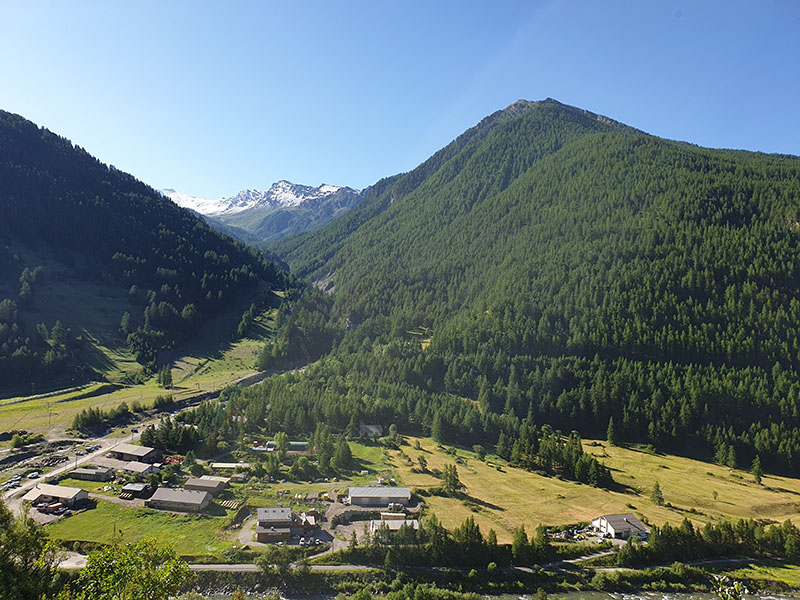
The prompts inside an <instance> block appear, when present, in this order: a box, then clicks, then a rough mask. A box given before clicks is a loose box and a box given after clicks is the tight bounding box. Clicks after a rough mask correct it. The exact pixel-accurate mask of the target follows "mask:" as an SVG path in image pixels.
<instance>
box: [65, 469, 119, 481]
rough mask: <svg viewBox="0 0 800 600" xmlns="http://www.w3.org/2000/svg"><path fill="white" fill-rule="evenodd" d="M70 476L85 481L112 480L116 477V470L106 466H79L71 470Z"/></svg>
mask: <svg viewBox="0 0 800 600" xmlns="http://www.w3.org/2000/svg"><path fill="white" fill-rule="evenodd" d="M69 476H70V477H72V478H73V479H83V480H85V481H111V480H112V479H114V471H112V470H111V469H107V468H105V467H91V468H89V467H79V468H77V469H73V470H72V471H70V473H69Z"/></svg>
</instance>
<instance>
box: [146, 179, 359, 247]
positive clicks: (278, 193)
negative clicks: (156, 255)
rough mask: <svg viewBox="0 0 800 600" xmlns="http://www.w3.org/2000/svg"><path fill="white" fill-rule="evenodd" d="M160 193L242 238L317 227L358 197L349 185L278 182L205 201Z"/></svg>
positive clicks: (268, 237) (272, 236)
mask: <svg viewBox="0 0 800 600" xmlns="http://www.w3.org/2000/svg"><path fill="white" fill-rule="evenodd" d="M161 192H162V193H163V194H164V195H165V196H167V197H168V198H170V199H171V200H172V201H173V202H175V203H176V204H177V205H179V206H182V207H184V208H188V209H190V210H193V211H195V212H197V213H200V214H202V215H203V216H205V217H208V218H207V221H208V223H209V224H210V225H211V226H212V227H215V228H217V229H219V230H220V231H223V232H225V233H228V234H230V235H232V236H234V237H237V238H238V239H241V240H242V241H247V242H255V241H261V240H273V239H280V238H282V237H285V236H287V235H292V234H295V233H301V232H305V231H310V230H313V229H317V228H319V227H321V226H322V225H325V224H326V223H328V222H330V221H331V220H333V219H335V218H336V217H337V216H339V215H341V214H344V213H345V212H347V211H348V210H350V209H351V208H352V207H353V206H355V205H356V204H357V203H358V201H359V200H360V199H361V192H360V191H359V190H354V189H352V188H349V187H341V186H334V185H327V184H322V185H320V186H318V187H311V186H307V185H299V184H295V183H291V182H289V181H285V180H281V181H278V182H276V183H274V184H272V186H270V188H269V189H268V190H266V191H264V190H243V191H241V192H239V193H238V194H237V195H236V196H232V197H230V198H219V199H217V200H207V199H204V198H197V197H194V196H189V195H187V194H183V193H181V192H177V191H175V190H173V189H164V190H161Z"/></svg>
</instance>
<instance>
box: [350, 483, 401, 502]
mask: <svg viewBox="0 0 800 600" xmlns="http://www.w3.org/2000/svg"><path fill="white" fill-rule="evenodd" d="M350 496H351V497H352V496H357V497H359V498H405V499H406V500H410V499H411V490H410V489H408V488H407V487H386V486H382V487H351V488H350Z"/></svg>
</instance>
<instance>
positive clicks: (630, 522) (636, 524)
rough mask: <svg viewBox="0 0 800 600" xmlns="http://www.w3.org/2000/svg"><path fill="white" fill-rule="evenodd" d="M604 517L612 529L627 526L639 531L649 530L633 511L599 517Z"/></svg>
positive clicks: (646, 531)
mask: <svg viewBox="0 0 800 600" xmlns="http://www.w3.org/2000/svg"><path fill="white" fill-rule="evenodd" d="M599 518H600V519H605V520H606V522H607V523H608V524H609V525H611V527H613V528H614V529H627V528H628V527H630V528H633V529H637V530H639V531H642V532H645V533H649V532H650V530H649V529H648V528H647V527H645V525H644V524H643V523H642V522H641V521H640V520H639V519H637V518H636V515H634V514H633V513H622V514H618V515H603V516H601V517H599Z"/></svg>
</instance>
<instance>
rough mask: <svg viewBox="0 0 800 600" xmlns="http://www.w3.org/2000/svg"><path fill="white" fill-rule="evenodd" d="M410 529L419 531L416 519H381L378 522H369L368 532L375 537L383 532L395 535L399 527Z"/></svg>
mask: <svg viewBox="0 0 800 600" xmlns="http://www.w3.org/2000/svg"><path fill="white" fill-rule="evenodd" d="M403 526H405V527H410V528H411V529H419V521H418V520H417V519H406V518H402V519H381V520H380V521H378V520H377V519H376V520H372V521H370V522H369V531H370V533H371V534H373V535H375V534H376V533H377V532H379V531H381V530H384V531H386V532H387V533H389V534H393V533H397V532H398V531H400V528H401V527H403Z"/></svg>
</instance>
